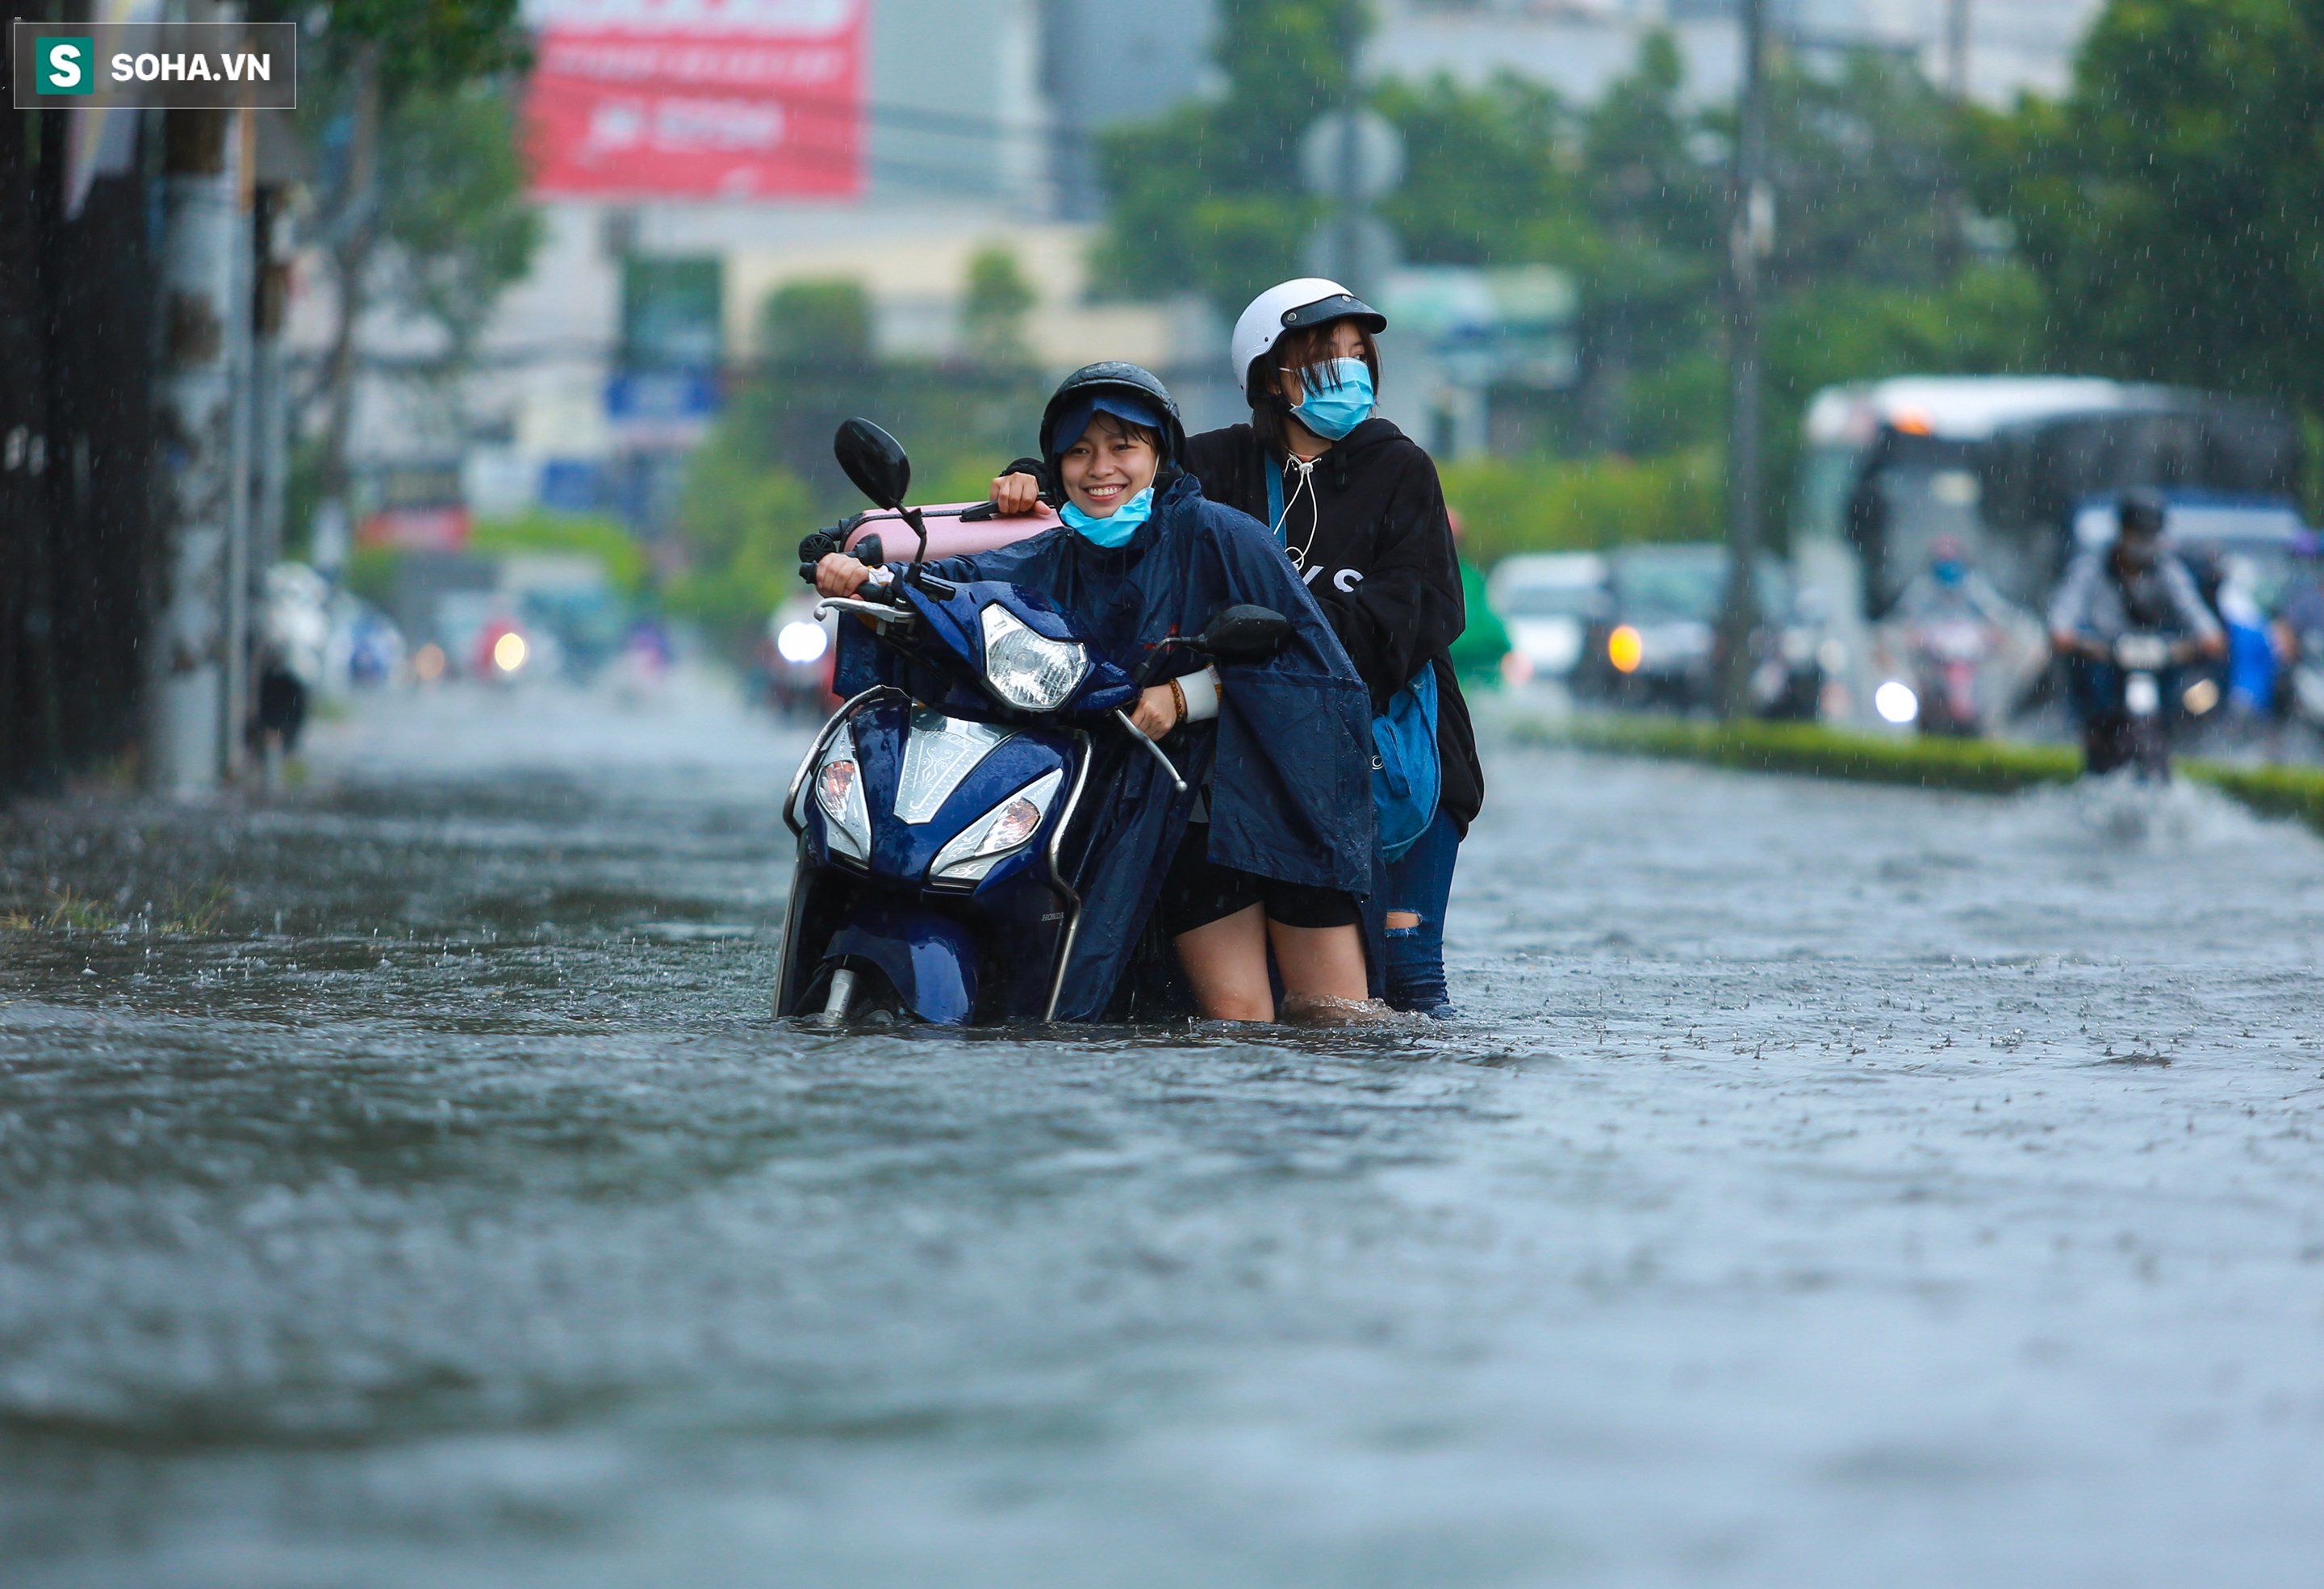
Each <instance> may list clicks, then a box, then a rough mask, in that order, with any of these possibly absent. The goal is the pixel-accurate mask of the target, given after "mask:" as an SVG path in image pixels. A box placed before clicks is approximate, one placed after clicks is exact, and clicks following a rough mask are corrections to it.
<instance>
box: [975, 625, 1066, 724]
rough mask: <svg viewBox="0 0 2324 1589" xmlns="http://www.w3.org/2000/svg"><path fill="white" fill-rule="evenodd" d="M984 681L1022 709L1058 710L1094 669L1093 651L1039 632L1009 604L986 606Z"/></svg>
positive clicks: (1014, 705)
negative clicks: (1091, 662) (1005, 605)
mask: <svg viewBox="0 0 2324 1589" xmlns="http://www.w3.org/2000/svg"><path fill="white" fill-rule="evenodd" d="M983 623H984V681H985V682H986V683H987V684H989V685H991V687H992V693H993V694H995V695H997V696H999V697H1001V699H1002V700H1004V701H1006V702H1008V703H1009V704H1010V706H1012V707H1016V708H1017V709H1018V710H1019V711H1022V712H1054V711H1056V709H1057V708H1058V707H1062V706H1064V705H1065V702H1066V701H1067V700H1069V699H1070V698H1072V696H1073V693H1074V686H1075V685H1077V684H1079V683H1080V682H1081V681H1082V675H1083V674H1084V673H1086V672H1088V671H1089V653H1088V652H1087V651H1084V650H1083V649H1082V647H1081V646H1080V645H1078V644H1076V643H1075V642H1073V641H1070V640H1051V639H1050V638H1049V637H1048V636H1047V635H1046V634H1036V633H1033V631H1032V630H1031V629H1029V628H1028V627H1027V626H1026V625H1025V624H1024V623H1023V622H1022V621H1021V620H1019V618H1018V617H1017V615H1016V614H1013V613H1011V612H1010V611H1009V610H1008V609H1007V608H1005V607H1001V606H989V607H987V608H985V609H984V619H983Z"/></svg>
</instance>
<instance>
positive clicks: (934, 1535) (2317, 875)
mask: <svg viewBox="0 0 2324 1589" xmlns="http://www.w3.org/2000/svg"><path fill="white" fill-rule="evenodd" d="M804 738H805V735H804V732H803V731H800V730H797V729H783V728H778V727H776V726H775V725H772V724H770V722H769V721H767V720H766V719H764V718H754V717H750V716H744V715H743V714H742V713H741V712H740V711H739V709H735V708H732V707H728V706H726V705H725V704H724V702H723V701H722V700H721V699H719V698H717V697H709V696H700V695H687V694H684V693H682V692H681V693H680V694H679V695H678V696H676V697H673V698H672V699H670V700H669V701H666V702H662V703H659V704H654V705H649V706H644V707H639V706H631V707H624V706H623V705H622V703H620V702H618V701H615V700H613V699H610V698H607V699H597V698H590V697H577V696H567V695H560V694H557V693H554V692H546V691H544V692H535V693H530V694H519V695H511V696H496V695H485V694H476V693H469V692H466V691H462V690H446V691H443V692H440V693H438V694H437V695H434V696H432V697H401V698H390V699H373V700H370V701H367V702H365V703H364V704H362V705H361V706H360V707H359V708H358V710H357V713H356V715H355V717H354V719H353V720H351V721H348V722H345V723H339V724H331V725H324V726H323V727H322V729H321V730H320V731H319V733H318V743H317V744H316V746H315V747H314V753H313V763H314V767H315V772H316V776H315V779H314V781H313V782H312V783H311V784H310V785H309V787H308V788H306V789H305V790H301V791H300V792H298V793H295V794H291V795H286V796H284V797H281V799H277V800H276V801H274V802H272V803H271V804H264V805H259V806H255V807H250V806H239V805H235V806H221V807H218V808H208V809H196V810H178V811H172V810H170V809H167V808H160V807H152V806H145V805H130V804H118V803H115V804H109V805H108V804H97V805H82V806H69V807H66V806H55V807H35V808H25V809H22V810H19V811H18V812H16V813H14V815H13V816H10V817H7V818H0V862H5V869H6V870H5V873H4V874H0V892H5V893H6V894H7V895H8V896H9V898H8V901H6V902H5V903H0V909H5V910H29V911H30V912H31V914H32V916H33V917H35V918H40V919H45V918H46V917H47V916H48V915H51V914H58V913H60V911H61V914H62V917H63V919H66V920H74V919H78V920H79V921H82V922H83V923H84V924H85V925H84V926H83V927H82V928H79V929H77V930H68V929H67V928H65V927H64V926H61V925H60V926H58V927H54V928H51V927H46V926H38V927H34V928H29V929H28V928H23V927H22V926H21V925H20V926H18V927H15V928H11V929H9V930H7V931H5V933H0V1581H5V1583H7V1584H9V1585H10V1586H11V1589H15V1586H18V1585H23V1586H28V1589H29V1586H35V1585H37V1586H41V1589H49V1586H56V1585H106V1586H107V1589H113V1586H118V1585H124V1584H125V1585H145V1584H152V1585H170V1586H172V1589H179V1586H188V1589H209V1586H213V1585H215V1586H217V1589H227V1586H232V1589H275V1586H292V1585H297V1586H306V1585H333V1586H341V1585H346V1586H362V1589H367V1586H372V1585H380V1586H391V1585H392V1586H401V1585H409V1584H429V1585H431V1586H437V1585H440V1586H446V1589H462V1586H467V1585H511V1586H528V1589H529V1586H532V1585H542V1586H552V1585H553V1586H555V1589H596V1586H605V1589H613V1586H630V1585H640V1584H689V1585H704V1586H717V1585H727V1584H735V1585H742V1584H749V1585H763V1584H782V1585H790V1584H797V1585H813V1586H817V1589H821V1586H840V1589H844V1586H853V1585H915V1586H918V1585H931V1584H941V1585H945V1586H946V1589H970V1586H983V1585H994V1586H999V1585H1026V1584H1044V1585H1047V1584H1059V1585H1092V1586H1100V1585H1102V1586H1109V1589H1111V1586H1117V1585H1119V1586H1140V1589H1143V1586H1148V1585H1181V1584H1184V1585H1196V1584H1200V1585H1230V1586H1231V1585H1266V1586H1269V1589H1272V1586H1277V1585H1281V1586H1288V1589H1300V1586H1305V1585H1332V1586H1339V1585H1350V1586H1355V1585H1361V1586H1367V1589H1371V1586H1379V1589H1391V1586H1393V1589H1401V1586H1405V1585H1412V1586H1416V1589H1417V1586H1429V1589H1435V1586H1445V1585H1459V1586H1467V1585H1526V1586H1532V1585H1562V1584H1590V1585H1596V1584H1665V1583H1674V1584H1751V1585H1757V1584H1769V1585H1773V1584H1783V1585H1787V1586H1797V1585H1802V1584H1831V1585H1850V1586H1853V1585H1866V1584H1879V1585H1883V1586H1884V1589H1888V1586H1895V1585H1959V1584H2042V1585H2052V1584H2075V1585H2080V1584H2089V1585H2108V1586H2115V1585H2144V1584H2153V1585H2185V1584H2198V1583H2199V1584H2206V1585H2216V1584H2285V1585H2292V1584H2301V1585H2305V1584H2314V1583H2316V1582H2317V1581H2318V1579H2319V1574H2324V1567H2319V1562H2320V1561H2324V1168H2319V1153H2318V1143H2317V1138H2318V1134H2319V1128H2324V1039H2319V1033H2318V1030H2317V1025H2318V1022H2317V1018H2316V1012H2317V1009H2318V998H2317V992H2318V979H2317V965H2318V957H2319V947H2324V922H2319V916H2318V913H2317V910H2316V907H2315V901H2317V900H2318V899H2319V898H2320V897H2324V894H2319V885H2324V845H2319V842H2318V840H2317V839H2316V838H2315V837H2313V836H2310V835H2309V834H2307V833H2306V832H2304V831H2302V830H2300V829H2297V828H2294V827H2288V826H2284V825H2281V824H2276V823H2268V822H2262V821H2259V820H2256V819H2254V818H2249V817H2246V816H2245V815H2244V814H2242V813H2241V812H2240V811H2238V810H2237V809H2236V808H2232V807H2229V806H2227V805H2225V804H2223V803H2221V802H2218V801H2217V800H2215V799H2209V798H2207V797H2204V796H2202V795H2201V794H2199V792H2197V791H2181V792H2178V793H2175V794H2174V795H2173V796H2172V797H2171V798H2170V799H2167V800H2165V801H2164V802H2163V804H2162V805H2161V806H2160V807H2159V808H2153V809H2145V808H2141V807H2140V806H2139V805H2138V804H2137V803H2136V802H2135V800H2134V799H2128V798H2126V797H2112V796H2108V797H2091V796H2088V795H2085V794H2081V793H2079V792H2072V791H2068V792H2052V793H2049V794H2045V795H2043V796H2039V797H2029V798H2025V799H2013V800H1995V799H1975V798H1967V797H1958V798H1957V797H1943V796H1934V795H1928V794H1923V793H1918V792H1914V791H1909V790H1882V789H1866V788H1858V787H1850V786H1844V785H1836V784H1817V783H1811V782H1803V781H1787V780H1777V779H1766V778H1752V777H1748V776H1741V775H1736V774H1730V773H1725V772H1717V771H1703V770H1697V769H1692V768H1686V767H1677V766H1668V765H1657V764H1651V763H1646V762H1620V761H1609V760H1599V759H1591V758H1588V757H1583V756H1580V755H1575V754H1571V753H1558V752H1553V751H1545V750H1532V749H1525V748H1522V747H1517V746H1505V747H1503V748H1500V749H1498V750H1496V751H1494V752H1493V753H1492V754H1491V759H1490V764H1489V776H1490V779H1491V781H1492V787H1493V801H1492V804H1491V806H1490V808H1489V811H1488V814H1487V816H1486V818H1485V819H1484V820H1483V821H1482V822H1481V823H1480V826H1479V827H1478V829H1477V831H1476V833H1475V834H1474V835H1473V836H1472V837H1471V841H1470V843H1469V845H1467V847H1466V850H1465V852H1464V855H1463V859H1462V873H1461V878H1460V888H1459V892H1458V895H1457V901H1456V910H1457V915H1456V918H1455V919H1454V922H1453V931H1452V949H1451V957H1452V965H1453V969H1454V974H1455V987H1456V992H1457V993H1458V994H1459V995H1460V997H1461V1000H1462V1006H1463V1009H1464V1012H1465V1018H1464V1019H1462V1020H1459V1021H1452V1022H1448V1023H1444V1024H1442V1025H1435V1026H1418V1027H1399V1028H1397V1029H1394V1030H1375V1031H1363V1032H1317V1031H1295V1030H1254V1031H1238V1030H1231V1029H1218V1028H1212V1029H1192V1028H1189V1029H1178V1030H1148V1031H1122V1030H1105V1031H1084V1032H1072V1031H1065V1032H1049V1033H1002V1034H973V1035H943V1034H932V1033H920V1032H906V1033H898V1034H889V1035H867V1036H853V1037H847V1036H836V1035H830V1034H825V1033H820V1032H816V1031H811V1030H801V1029H798V1028H793V1027H790V1026H788V1025H778V1024H775V1023H773V1022H770V1021H769V1020H768V1019H767V1018H766V1005H767V998H768V993H769V990H770V981H771V975H772V969H773V941H772V937H773V931H774V928H775V926H776V924H777V923H779V920H780V904H781V899H782V894H783V891H784V888H785V886H786V882H787V879H786V874H785V873H786V865H787V860H786V854H785V852H786V847H787V846H786V845H785V844H784V842H783V834H782V831H781V828H780V827H779V822H778V820H777V818H776V815H775V808H776V801H777V793H776V791H777V790H779V787H780V784H781V782H782V781H783V780H784V779H785V778H786V777H787V775H788V770H789V765H790V762H791V760H792V758H793V757H794V756H796V754H797V753H798V750H799V748H800V747H801V745H802V744H803V743H804ZM108 921H118V922H119V923H120V925H118V926H113V927H108V926H107V925H106V923H107V922H108Z"/></svg>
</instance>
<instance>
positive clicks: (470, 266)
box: [379, 82, 541, 372]
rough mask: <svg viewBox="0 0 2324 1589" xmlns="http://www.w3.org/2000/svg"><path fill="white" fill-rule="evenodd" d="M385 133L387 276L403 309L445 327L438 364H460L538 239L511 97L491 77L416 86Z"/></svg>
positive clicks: (453, 368) (382, 199) (526, 265)
mask: <svg viewBox="0 0 2324 1589" xmlns="http://www.w3.org/2000/svg"><path fill="white" fill-rule="evenodd" d="M381 143H382V152H383V158H382V160H381V162H380V177H379V208H380V228H381V232H382V235H383V238H384V240H385V241H386V242H387V244H388V245H389V246H390V250H391V257H390V263H389V279H390V282H391V285H392V290H393V291H394V293H395V296H396V299H397V300H398V301H399V302H400V303H401V306H402V307H403V308H404V309H406V310H407V311H409V312H410V313H411V314H413V315H416V316H418V317H420V319H426V320H429V321H430V322H432V323H433V324H434V325H435V326H436V327H437V328H438V329H439V330H441V331H442V333H443V335H444V338H445V346H444V352H443V356H442V359H441V365H442V367H443V368H444V369H445V370H447V372H457V371H458V370H460V369H462V368H465V367H466V365H467V364H468V362H469V359H470V356H471V355H472V354H473V353H474V351H475V344H476V338H477V337H479V336H480V335H481V334H482V333H483V331H484V326H485V323H486V321H487V320H489V319H490V318H491V316H492V311H493V306H494V305H495V304H496V303H497V302H498V301H499V299H500V295H501V293H502V292H503V291H505V290H506V289H508V288H509V287H511V286H512V285H514V284H515V283H516V282H519V281H521V280H522V279H523V277H524V274H525V273H526V272H527V271H529V270H530V268H531V265H532V256H533V253H534V251H535V249H537V248H538V247H539V243H540V236H541V221H540V216H539V211H537V210H536V209H534V208H533V207H532V205H531V204H530V203H529V202H528V201H527V200H526V199H525V181H526V173H525V168H524V159H523V156H522V154H521V152H520V151H519V149H518V147H517V140H516V134H515V107H514V106H512V104H511V103H510V100H509V97H508V95H507V94H506V93H505V92H503V90H502V89H501V88H500V87H499V86H498V85H497V84H493V83H489V82H484V83H470V84H466V85H462V86H459V87H456V88H450V89H446V90H438V89H418V90H415V91H413V92H412V93H410V94H408V95H406V96H404V97H402V98H401V100H399V101H398V102H397V104H396V106H395V107H394V109H393V110H392V112H390V113H389V115H387V117H386V125H385V126H384V127H383V129H382V133H381Z"/></svg>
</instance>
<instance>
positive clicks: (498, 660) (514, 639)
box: [493, 629, 528, 673]
mask: <svg viewBox="0 0 2324 1589" xmlns="http://www.w3.org/2000/svg"><path fill="white" fill-rule="evenodd" d="M527 649H528V648H527V647H526V645H525V643H524V636H523V635H521V634H519V633H517V632H516V631H515V630H513V629H512V630H510V631H509V632H508V633H506V634H503V635H502V636H501V637H500V638H499V639H498V640H496V641H494V642H493V667H495V668H498V669H499V670H501V671H502V672H503V673H513V672H515V671H516V670H518V669H519V668H521V667H523V666H524V657H525V651H527Z"/></svg>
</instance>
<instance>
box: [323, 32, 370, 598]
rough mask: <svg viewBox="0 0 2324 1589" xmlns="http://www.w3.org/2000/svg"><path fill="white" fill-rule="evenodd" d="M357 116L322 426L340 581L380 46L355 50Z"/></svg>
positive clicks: (326, 504)
mask: <svg viewBox="0 0 2324 1589" xmlns="http://www.w3.org/2000/svg"><path fill="white" fill-rule="evenodd" d="M354 112H355V115H354V121H355V125H354V128H353V134H352V137H351V139H350V141H349V143H348V148H347V170H346V185H345V186H344V187H343V188H342V189H341V190H340V196H339V209H338V214H337V217H335V219H334V223H333V225H334V227H335V229H336V230H337V237H336V238H335V239H334V240H333V243H332V245H331V263H332V266H333V269H334V273H335V275H336V276H337V284H338V306H337V309H338V324H337V328H336V330H335V331H334V333H333V335H332V337H331V349H330V353H329V355H328V356H327V359H326V361H325V364H324V371H325V374H324V389H325V391H326V393H327V394H328V407H327V409H326V411H325V417H324V421H323V457H322V476H323V479H322V501H321V503H319V504H318V507H317V509H316V513H315V545H314V557H315V567H316V568H318V570H320V571H321V572H322V573H324V574H326V575H327V576H329V577H332V578H335V579H336V578H337V577H338V574H339V568H340V565H342V564H343V563H345V562H346V556H347V547H348V542H349V540H350V538H351V530H352V526H353V524H354V516H353V510H352V504H351V502H350V500H349V499H350V498H351V497H352V496H353V494H354V492H353V481H352V479H351V477H350V472H349V470H348V468H347V444H348V439H349V432H350V431H351V430H352V429H353V427H354V423H355V340H356V322H357V321H358V320H360V319H362V318H363V312H364V287H365V284H366V282H368V280H369V278H370V275H371V256H372V250H373V247H374V245H375V244H376V243H377V241H378V236H379V230H378V208H379V180H378V179H379V117H380V104H379V46H378V45H377V44H364V45H363V46H361V47H360V48H359V49H358V51H356V54H355V106H354Z"/></svg>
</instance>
